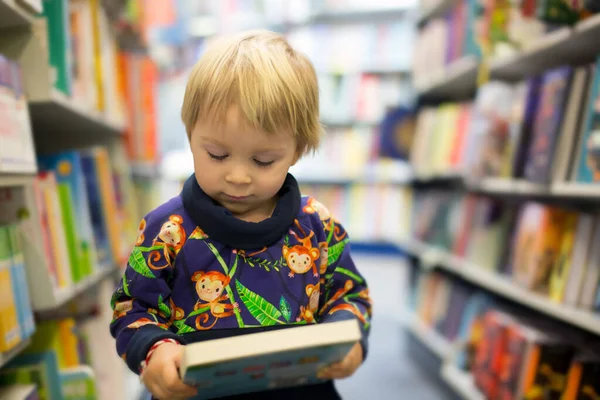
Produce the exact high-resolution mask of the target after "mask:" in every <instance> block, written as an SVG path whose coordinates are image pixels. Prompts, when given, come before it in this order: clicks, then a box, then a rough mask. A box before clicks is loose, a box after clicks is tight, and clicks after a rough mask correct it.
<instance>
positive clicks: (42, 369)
mask: <svg viewBox="0 0 600 400" xmlns="http://www.w3.org/2000/svg"><path fill="white" fill-rule="evenodd" d="M93 337H94V333H93V332H90V331H89V329H86V328H85V325H81V324H77V323H76V321H75V320H74V319H73V318H66V319H61V320H56V321H44V322H41V323H39V324H38V327H37V330H36V333H35V334H34V335H33V337H32V343H31V344H30V345H29V346H28V347H27V348H26V349H25V351H24V352H23V353H22V354H20V355H19V356H17V357H16V358H15V359H14V360H12V361H11V362H9V364H8V365H6V366H5V367H4V368H2V369H0V393H2V392H1V391H2V390H7V391H8V390H9V389H10V388H11V387H14V386H15V385H32V386H34V387H35V391H36V392H37V395H38V396H39V397H38V398H39V399H40V400H77V399H89V400H92V399H97V398H98V390H97V384H96V373H95V372H94V370H93V368H92V367H91V365H92V359H91V346H94V343H93Z"/></svg>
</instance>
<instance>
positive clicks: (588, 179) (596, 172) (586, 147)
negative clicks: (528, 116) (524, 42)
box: [575, 57, 600, 183]
mask: <svg viewBox="0 0 600 400" xmlns="http://www.w3.org/2000/svg"><path fill="white" fill-rule="evenodd" d="M599 127H600V57H599V58H598V60H597V61H596V71H595V74H594V81H593V83H592V87H591V89H590V99H589V102H588V109H587V110H586V120H585V130H584V132H583V138H582V140H581V144H580V147H579V149H578V153H579V157H578V158H577V159H578V160H579V164H578V165H576V166H575V168H576V171H577V182H580V183H597V182H600V129H598V128H599Z"/></svg>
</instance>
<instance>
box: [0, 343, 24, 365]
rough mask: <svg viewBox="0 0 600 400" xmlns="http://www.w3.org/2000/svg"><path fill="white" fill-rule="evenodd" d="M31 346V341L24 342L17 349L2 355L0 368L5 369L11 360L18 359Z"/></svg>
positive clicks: (0, 356) (0, 354) (0, 355)
mask: <svg viewBox="0 0 600 400" xmlns="http://www.w3.org/2000/svg"><path fill="white" fill-rule="evenodd" d="M30 344H31V340H30V339H27V340H23V341H22V342H20V343H19V344H18V345H16V346H15V348H13V349H12V350H10V351H8V352H6V353H0V368H2V367H4V366H5V365H6V364H8V363H9V362H10V361H11V360H13V359H14V358H15V357H17V356H18V355H19V354H21V353H22V352H23V351H25V349H26V348H27V347H29V345H30Z"/></svg>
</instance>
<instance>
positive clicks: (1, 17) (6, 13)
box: [0, 0, 35, 29]
mask: <svg viewBox="0 0 600 400" xmlns="http://www.w3.org/2000/svg"><path fill="white" fill-rule="evenodd" d="M34 18H35V17H34V15H33V14H32V13H30V12H29V11H28V10H26V9H25V8H24V7H22V6H20V5H19V4H17V0H0V29H5V28H15V27H22V26H27V25H30V24H31V23H32V22H33V19H34Z"/></svg>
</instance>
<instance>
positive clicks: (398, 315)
mask: <svg viewBox="0 0 600 400" xmlns="http://www.w3.org/2000/svg"><path fill="white" fill-rule="evenodd" d="M354 258H355V261H356V264H357V267H358V269H359V270H360V272H361V273H362V274H363V275H364V277H365V279H366V280H367V282H368V283H369V286H370V289H371V295H372V297H373V303H374V308H373V320H372V322H373V325H372V330H371V336H370V342H369V346H370V347H369V356H368V358H367V360H366V361H365V364H364V365H363V366H362V367H361V369H359V371H358V372H357V373H356V375H354V376H352V377H351V378H348V379H345V380H341V381H338V382H336V386H337V388H338V391H339V392H340V395H341V396H342V398H343V399H344V400H346V399H347V400H362V399H370V398H378V399H418V400H451V399H453V397H451V394H450V393H449V392H448V389H447V388H445V387H444V386H443V385H442V384H441V383H440V382H438V380H437V378H436V377H435V376H431V374H430V373H429V371H427V370H425V369H423V368H421V367H420V366H419V364H418V363H416V362H415V361H414V360H413V359H412V358H411V357H410V348H409V347H411V346H414V345H415V344H414V343H412V342H411V341H410V338H409V337H407V335H406V334H405V332H404V331H403V323H404V321H405V320H406V318H407V314H406V311H405V310H406V306H407V301H408V298H409V292H408V284H409V281H408V278H409V269H408V268H409V267H408V265H407V261H406V260H404V259H403V258H402V257H400V256H399V255H398V254H395V255H385V254H374V253H361V252H358V253H356V255H355V256H354Z"/></svg>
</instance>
